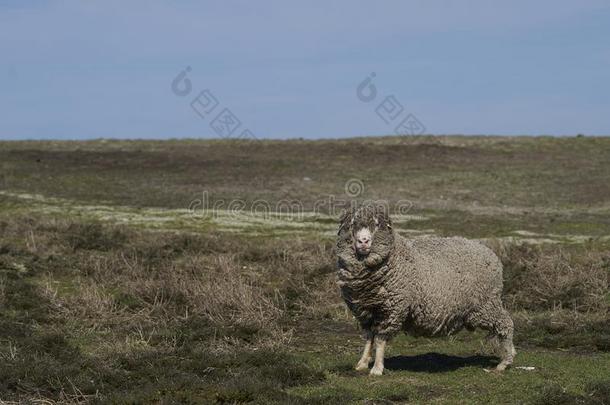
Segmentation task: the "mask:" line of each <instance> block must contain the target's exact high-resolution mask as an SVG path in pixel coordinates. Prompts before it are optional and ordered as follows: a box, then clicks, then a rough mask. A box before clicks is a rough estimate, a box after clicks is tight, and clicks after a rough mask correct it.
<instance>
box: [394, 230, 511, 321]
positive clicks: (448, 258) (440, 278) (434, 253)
mask: <svg viewBox="0 0 610 405" xmlns="http://www.w3.org/2000/svg"><path fill="white" fill-rule="evenodd" d="M402 242H403V246H402V250H403V255H402V257H403V258H405V259H406V260H407V263H405V264H406V265H405V266H401V267H404V268H407V269H408V272H409V273H410V274H407V275H406V277H409V278H413V280H412V282H414V285H416V286H417V287H418V290H419V291H418V292H419V293H420V294H421V297H420V298H421V299H422V300H425V301H426V303H427V304H428V306H429V307H434V308H437V309H438V311H439V312H446V313H448V312H451V311H459V310H465V311H466V310H469V309H470V308H472V307H473V306H475V305H477V303H478V302H480V301H482V300H488V299H495V298H499V297H500V294H501V293H502V265H501V263H500V261H499V259H498V257H497V256H496V255H495V254H494V253H493V252H492V251H491V250H490V249H489V248H487V247H486V246H484V245H483V244H481V243H479V242H477V241H472V240H468V239H464V238H459V237H455V238H417V239H410V240H404V239H403V240H402Z"/></svg>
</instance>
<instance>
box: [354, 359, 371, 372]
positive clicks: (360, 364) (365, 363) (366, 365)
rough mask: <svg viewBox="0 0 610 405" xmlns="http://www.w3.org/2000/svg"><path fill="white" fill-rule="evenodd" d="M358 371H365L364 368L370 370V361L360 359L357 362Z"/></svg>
mask: <svg viewBox="0 0 610 405" xmlns="http://www.w3.org/2000/svg"><path fill="white" fill-rule="evenodd" d="M355 368H356V371H363V370H368V369H369V361H368V360H366V361H362V360H360V361H359V362H358V364H356V367H355Z"/></svg>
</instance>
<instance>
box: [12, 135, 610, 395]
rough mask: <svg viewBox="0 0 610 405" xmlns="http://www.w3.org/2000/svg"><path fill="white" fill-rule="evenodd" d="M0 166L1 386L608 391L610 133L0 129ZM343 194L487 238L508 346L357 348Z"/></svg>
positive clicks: (456, 343) (415, 225)
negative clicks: (275, 134)
mask: <svg viewBox="0 0 610 405" xmlns="http://www.w3.org/2000/svg"><path fill="white" fill-rule="evenodd" d="M0 170H1V171H0V323H1V327H0V399H1V400H2V401H5V402H9V403H10V402H28V401H29V402H40V403H49V402H65V403H78V402H115V403H150V402H155V403H158V402H163V403H173V402H175V403H242V402H243V403H245V402H250V403H265V404H266V403H291V404H292V403H296V404H299V403H303V404H305V403H318V404H326V403H328V404H342V403H367V404H390V403H428V402H437V403H538V404H570V403H581V404H604V403H610V322H609V321H610V319H609V316H608V315H609V308H610V290H609V288H608V284H609V278H610V138H590V137H578V138H551V137H516V138H509V137H387V138H359V139H352V140H333V141H331V140H325V141H301V140H293V141H251V142H247V141H195V140H171V141H110V140H96V141H89V142H51V141H38V142H0ZM350 182H352V183H351V184H352V185H353V184H356V185H357V186H358V190H357V191H358V192H357V193H354V192H353V191H352V190H351V188H350V187H349V184H350ZM354 182H355V183H354ZM352 199H355V200H365V199H382V200H387V201H389V202H390V204H391V206H397V205H399V204H402V207H406V209H405V210H403V211H401V212H397V213H395V216H394V217H395V222H396V226H395V228H396V229H397V231H398V232H400V233H401V234H403V235H405V236H409V237H420V236H425V235H464V236H468V237H471V238H477V239H480V240H482V241H484V243H486V244H488V245H489V246H490V247H491V248H492V249H494V251H496V253H497V254H498V255H499V257H500V258H501V260H502V262H503V264H504V268H505V274H504V277H505V291H504V301H505V304H506V306H507V308H508V309H509V310H510V311H511V313H512V315H513V318H514V320H515V324H516V332H515V342H516V346H517V351H518V356H517V358H516V362H515V367H513V368H511V369H509V370H507V371H506V372H505V373H504V374H501V375H498V374H494V373H487V372H486V371H485V370H486V369H489V368H493V367H494V366H495V364H496V362H497V361H498V359H497V357H495V355H494V351H493V342H489V341H487V340H486V339H485V336H484V335H483V334H482V333H478V332H477V333H467V332H465V333H459V334H457V335H455V336H452V337H449V338H440V339H425V338H412V337H408V336H400V337H398V338H396V339H395V340H394V341H392V342H391V344H390V345H389V349H388V351H387V353H386V359H387V360H386V367H387V372H386V374H385V375H384V376H382V377H380V378H373V377H369V376H368V375H366V374H361V373H358V372H356V371H354V370H353V366H354V365H355V363H356V361H357V359H358V355H359V352H360V349H361V345H362V342H361V341H360V338H359V333H358V329H357V327H356V324H355V322H354V320H353V319H352V318H351V316H350V314H349V313H348V312H347V311H346V308H345V306H344V305H343V303H342V301H341V299H340V296H339V293H338V289H337V287H336V285H335V276H334V270H335V264H334V255H333V248H334V235H335V232H336V217H337V215H338V213H339V210H340V202H341V201H350V200H352ZM204 201H205V204H204ZM261 201H262V202H265V203H266V204H267V206H268V207H270V210H271V211H266V212H261V211H260V210H256V209H254V207H261V205H260V203H261ZM407 203H408V204H407ZM286 206H289V207H292V208H291V210H290V212H283V211H281V210H279V212H278V209H277V208H278V207H286ZM294 207H296V209H294ZM203 208H205V210H203ZM227 208H228V210H227ZM527 367H533V369H527Z"/></svg>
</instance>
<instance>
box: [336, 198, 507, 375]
mask: <svg viewBox="0 0 610 405" xmlns="http://www.w3.org/2000/svg"><path fill="white" fill-rule="evenodd" d="M340 222H341V223H340V226H339V232H338V237H337V256H338V267H339V269H338V284H339V286H340V288H341V295H342V296H343V299H344V300H345V302H346V304H347V306H348V307H349V309H350V310H351V312H352V313H353V314H354V316H355V317H356V319H357V320H358V322H359V323H360V326H361V327H362V330H363V335H364V337H365V339H366V344H365V346H364V352H363V354H362V357H361V358H360V361H358V363H357V365H356V370H367V369H368V366H369V362H370V360H371V358H372V352H373V344H374V345H375V349H376V353H375V362H374V365H373V368H372V369H371V371H370V374H371V375H381V374H382V373H383V368H384V366H383V356H384V350H385V345H386V342H387V341H388V340H389V339H391V338H392V337H393V336H394V335H396V334H397V333H398V332H400V331H404V332H405V333H409V334H412V335H414V336H444V335H449V334H451V333H454V332H457V331H459V330H460V329H462V328H464V327H465V328H466V329H468V330H474V329H475V328H477V327H478V328H481V329H484V330H487V331H489V333H490V335H492V336H496V337H497V338H498V339H499V342H500V347H501V362H500V363H499V364H498V366H497V367H496V369H497V370H498V371H502V370H504V369H505V368H506V367H507V366H508V365H510V364H512V362H513V358H514V356H515V354H516V352H515V349H514V346H513V341H512V340H513V321H512V319H511V318H510V315H509V314H508V312H507V311H506V310H505V309H504V307H503V305H502V300H501V294H502V264H501V263H500V261H499V259H498V257H497V256H496V255H495V254H494V253H493V252H492V251H491V250H490V249H488V248H487V247H485V246H484V245H482V244H480V243H478V242H475V241H471V240H467V239H464V238H457V237H455V238H417V239H405V238H403V237H402V236H400V235H398V234H397V233H395V232H394V231H393V230H392V222H391V220H390V218H389V215H388V214H387V210H386V209H384V207H383V206H381V205H378V204H367V205H363V206H361V207H359V208H357V209H355V208H352V209H349V210H347V211H346V212H345V213H344V214H343V216H342V217H341V220H340Z"/></svg>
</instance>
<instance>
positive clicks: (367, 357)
mask: <svg viewBox="0 0 610 405" xmlns="http://www.w3.org/2000/svg"><path fill="white" fill-rule="evenodd" d="M372 356H373V334H372V333H371V332H367V334H366V343H365V344H364V351H363V352H362V357H361V358H360V361H358V364H356V370H358V371H362V370H368V368H369V363H370V361H371V357H372Z"/></svg>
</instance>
